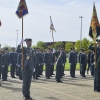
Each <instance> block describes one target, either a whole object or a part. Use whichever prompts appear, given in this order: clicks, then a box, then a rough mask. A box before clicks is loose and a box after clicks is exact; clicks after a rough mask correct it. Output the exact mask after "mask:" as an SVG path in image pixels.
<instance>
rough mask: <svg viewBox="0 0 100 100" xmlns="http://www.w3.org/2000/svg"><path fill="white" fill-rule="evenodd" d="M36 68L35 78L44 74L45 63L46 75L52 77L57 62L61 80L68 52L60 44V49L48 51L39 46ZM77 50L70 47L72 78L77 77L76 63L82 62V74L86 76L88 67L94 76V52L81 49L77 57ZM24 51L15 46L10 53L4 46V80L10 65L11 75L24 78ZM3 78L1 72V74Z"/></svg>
mask: <svg viewBox="0 0 100 100" xmlns="http://www.w3.org/2000/svg"><path fill="white" fill-rule="evenodd" d="M35 53H36V54H35V59H36V60H35V64H36V66H35V68H34V69H33V78H34V79H38V77H40V76H41V75H43V68H44V65H45V66H46V71H45V77H46V78H47V79H50V77H52V75H54V73H53V72H54V65H55V64H56V81H57V82H61V80H60V79H61V78H62V76H64V69H65V64H66V62H67V59H66V58H67V57H66V52H65V50H64V49H63V48H61V47H60V46H58V50H57V51H55V50H53V49H51V48H47V52H43V51H41V50H40V49H39V48H35ZM77 55H78V54H77V52H76V51H75V49H74V48H71V49H70V53H69V63H70V75H71V77H72V78H76V77H75V69H76V64H77V62H78V58H79V63H80V75H82V76H83V77H85V72H86V67H87V64H88V68H87V74H88V72H89V69H90V71H91V75H92V76H94V52H89V53H88V55H86V53H85V50H83V49H81V52H80V54H79V57H77ZM21 60H22V53H17V52H16V51H15V48H14V47H13V48H12V52H10V53H9V50H8V48H4V50H3V51H0V73H2V81H7V76H8V75H7V74H8V67H9V65H10V66H11V67H10V75H11V77H12V78H16V77H15V74H16V76H19V79H20V80H22V61H21ZM0 78H1V74H0Z"/></svg>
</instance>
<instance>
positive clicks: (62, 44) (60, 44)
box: [52, 42, 64, 49]
mask: <svg viewBox="0 0 100 100" xmlns="http://www.w3.org/2000/svg"><path fill="white" fill-rule="evenodd" d="M58 46H61V47H62V48H64V43H63V42H56V43H55V44H54V48H55V49H57V47H58ZM52 47H53V46H52Z"/></svg>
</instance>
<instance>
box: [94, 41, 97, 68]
mask: <svg viewBox="0 0 100 100" xmlns="http://www.w3.org/2000/svg"><path fill="white" fill-rule="evenodd" d="M96 49H97V45H96V40H95V51H94V56H95V57H94V58H95V67H97V63H96Z"/></svg>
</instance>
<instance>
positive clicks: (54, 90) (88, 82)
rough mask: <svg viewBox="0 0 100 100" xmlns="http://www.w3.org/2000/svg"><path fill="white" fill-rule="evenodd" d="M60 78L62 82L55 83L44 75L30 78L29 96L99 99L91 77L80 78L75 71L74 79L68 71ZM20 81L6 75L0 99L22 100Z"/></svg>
mask: <svg viewBox="0 0 100 100" xmlns="http://www.w3.org/2000/svg"><path fill="white" fill-rule="evenodd" d="M65 73H66V75H65V76H64V78H63V79H62V81H63V83H56V82H55V79H54V78H55V77H52V79H50V80H47V79H45V77H44V76H42V77H41V78H40V80H32V85H31V96H32V97H33V98H35V100H100V93H97V92H94V91H93V77H91V76H90V75H86V76H87V77H86V78H82V77H81V76H80V75H79V72H76V77H77V78H76V79H72V78H70V76H69V72H68V71H66V72H65ZM21 87H22V82H21V81H20V80H19V79H18V78H16V79H11V78H10V77H8V81H7V82H2V87H0V100H23V96H22V93H21Z"/></svg>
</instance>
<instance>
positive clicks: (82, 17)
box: [79, 16, 83, 49]
mask: <svg viewBox="0 0 100 100" xmlns="http://www.w3.org/2000/svg"><path fill="white" fill-rule="evenodd" d="M79 18H81V30H80V49H81V48H82V18H83V17H82V16H80V17H79Z"/></svg>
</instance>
